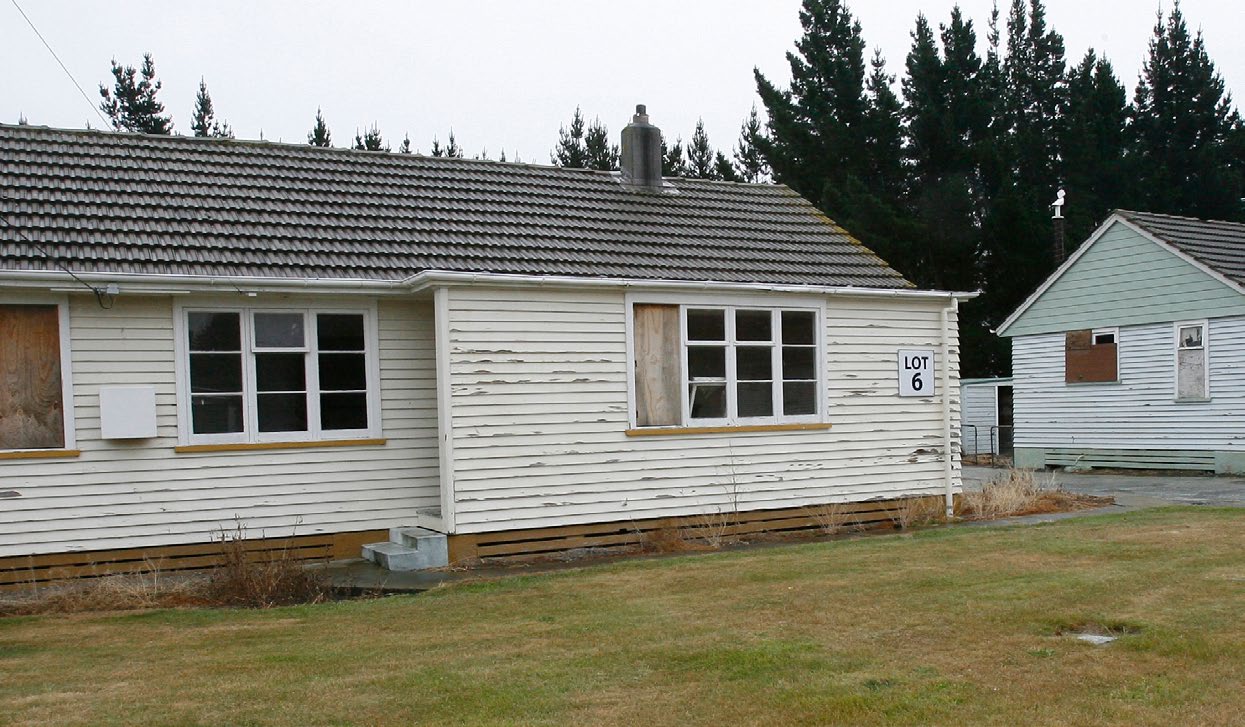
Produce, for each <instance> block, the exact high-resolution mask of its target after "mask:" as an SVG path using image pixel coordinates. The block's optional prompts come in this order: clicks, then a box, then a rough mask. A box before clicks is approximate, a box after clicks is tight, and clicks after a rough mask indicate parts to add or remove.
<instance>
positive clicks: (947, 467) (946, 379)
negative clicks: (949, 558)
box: [938, 298, 960, 519]
mask: <svg viewBox="0 0 1245 727" xmlns="http://www.w3.org/2000/svg"><path fill="white" fill-rule="evenodd" d="M959 310H960V299H959V298H952V299H951V305H949V306H947V307H944V308H942V309H940V310H939V312H938V317H939V321H940V322H941V323H942V446H943V449H942V476H943V485H944V487H945V495H946V507H947V518H948V519H950V518H951V516H952V515H954V514H955V486H954V484H955V480H954V477H955V472H954V468H953V466H952V456H953V455H954V453H955V452H954V447H953V444H954V442H953V441H952V439H951V325H950V323H951V321H950V317H949V316H948V315H947V314H948V312H951V311H954V312H956V313H957V315H956V320H957V321H958V320H959V315H958V313H959Z"/></svg>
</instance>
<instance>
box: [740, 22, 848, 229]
mask: <svg viewBox="0 0 1245 727" xmlns="http://www.w3.org/2000/svg"><path fill="white" fill-rule="evenodd" d="M800 25H801V27H802V29H803V35H802V36H801V37H800V38H799V40H797V41H796V52H794V53H792V52H789V53H787V62H788V64H789V65H790V67H791V86H790V87H789V88H787V89H779V88H778V87H776V86H774V84H773V83H771V82H770V81H769V80H768V79H767V78H766V77H765V76H764V75H763V74H762V73H761V72H760V70H754V71H753V75H754V76H755V77H756V82H757V92H758V93H759V94H760V96H761V102H762V103H763V104H764V105H765V109H766V112H767V113H768V115H769V132H770V133H769V135H768V136H766V137H762V138H759V139H758V140H757V141H758V143H759V147H760V149H761V153H762V154H763V155H764V157H765V160H766V162H767V163H768V164H769V166H770V168H771V169H772V170H773V174H774V176H775V178H777V179H778V181H780V182H784V183H786V184H788V185H790V186H791V187H793V188H794V189H795V190H796V191H797V192H799V193H800V194H802V195H803V196H805V197H807V198H808V199H810V200H813V201H814V202H815V203H816V204H817V205H818V206H819V207H821V209H822V210H823V211H825V212H826V213H827V214H828V215H830V216H831V217H832V218H834V219H835V220H836V221H838V222H840V223H843V224H847V223H848V222H849V217H850V212H851V208H852V205H851V204H850V201H849V199H848V198H847V195H848V191H847V190H848V188H849V187H854V186H857V183H856V182H853V183H849V181H848V180H849V178H855V179H856V180H860V179H862V178H864V177H865V176H866V171H865V167H866V164H865V161H864V146H865V144H864V138H863V134H862V129H863V126H864V118H865V114H866V109H867V101H866V99H865V61H864V48H865V43H864V39H863V38H862V37H861V28H860V23H859V22H857V21H856V20H855V19H854V18H853V17H852V15H851V12H850V11H849V10H848V8H847V6H846V5H845V4H844V3H843V2H842V0H803V3H802V7H801V10H800Z"/></svg>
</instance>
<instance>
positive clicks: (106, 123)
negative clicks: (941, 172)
mask: <svg viewBox="0 0 1245 727" xmlns="http://www.w3.org/2000/svg"><path fill="white" fill-rule="evenodd" d="M9 1H10V2H12V3H13V7H15V8H17V12H19V13H21V14H22V18H23V19H24V20H25V21H26V24H27V25H29V26H30V29H31V30H33V31H35V35H36V36H38V37H39V40H40V41H42V42H43V47H44V48H47V49H48V53H51V54H52V57H53V58H55V59H56V62H57V63H59V64H60V67H61V70H62V71H64V72H65V75H66V76H69V80H70V81H71V82H73V85H74V86H75V87H76V88H77V89H78V93H80V94H82V100H83V101H86V103H87V105H88V106H90V107H91V110H92V111H94V112H95V115H96V116H98V117H99V120H100V121H102V122H104V126H106V127H109V128H111V127H112V123H111V122H110V121H108V119H107V118H105V117H104V115H103V114H102V113H100V110H99V107H98V106H96V105H95V103H94V102H93V101H91V98H90V97H89V96H87V95H86V91H83V90H82V85H81V84H79V83H78V79H76V78H74V77H73V74H72V73H70V72H69V68H67V67H66V66H65V62H64V61H62V60H61V58H60V56H58V55H56V51H54V50H52V46H51V45H50V44H49V43H48V41H47V39H46V38H44V37H43V33H40V32H39V29H38V28H36V27H35V24H34V22H33V21H31V19H30V16H28V15H26V11H25V10H22V6H21V5H18V4H17V0H9Z"/></svg>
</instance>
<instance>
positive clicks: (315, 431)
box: [173, 301, 381, 445]
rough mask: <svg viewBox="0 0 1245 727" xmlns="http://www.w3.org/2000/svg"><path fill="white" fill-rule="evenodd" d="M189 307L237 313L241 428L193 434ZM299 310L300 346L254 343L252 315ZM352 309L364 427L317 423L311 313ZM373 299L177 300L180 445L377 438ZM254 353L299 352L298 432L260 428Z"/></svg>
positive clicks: (377, 369) (316, 364)
mask: <svg viewBox="0 0 1245 727" xmlns="http://www.w3.org/2000/svg"><path fill="white" fill-rule="evenodd" d="M191 312H209V313H237V314H239V315H240V316H241V326H242V330H241V332H240V333H241V338H242V409H243V414H242V422H243V424H242V427H243V431H241V432H227V433H223V434H196V433H194V430H193V421H192V417H191V399H192V397H191V392H190V341H189V340H188V339H187V331H188V328H187V317H188V316H189V314H190V313H191ZM256 313H300V314H302V315H303V346H302V347H301V348H264V349H257V347H256V345H255V326H254V314H256ZM322 314H327V315H332V314H351V315H362V316H363V345H364V348H365V350H364V352H363V355H364V370H365V373H366V378H367V418H368V425H367V427H366V428H363V429H333V430H328V431H324V430H322V429H321V428H320V394H321V393H322V392H321V391H320V367H319V361H318V360H317V356H318V353H319V347H318V342H317V340H316V338H317V336H316V334H317V328H316V325H317V323H316V316H317V315H322ZM376 316H377V310H376V305H375V303H374V302H373V303H371V304H370V305H364V306H349V305H326V306H317V305H288V304H281V305H271V306H268V305H228V304H224V303H220V302H219V301H215V302H205V303H196V302H194V301H186V302H179V303H178V304H177V305H176V306H175V307H174V319H173V320H174V336H175V337H176V341H177V362H176V375H177V404H178V406H177V429H178V443H179V444H181V445H200V444H264V443H280V442H322V441H337V440H349V439H376V438H379V437H380V436H381V410H380V403H381V395H380V343H379V336H378V334H377V317H376ZM256 353H302V354H303V355H304V359H303V363H304V366H305V372H306V375H305V385H306V387H307V389H306V392H307V429H306V431H298V432H260V431H259V410H258V407H257V405H256V402H257V400H258V391H257V389H256V386H257V376H256V370H255V354H256Z"/></svg>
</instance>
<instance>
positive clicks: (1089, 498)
mask: <svg viewBox="0 0 1245 727" xmlns="http://www.w3.org/2000/svg"><path fill="white" fill-rule="evenodd" d="M1113 502H1115V500H1114V499H1112V498H1110V497H1095V496H1093V495H1082V494H1079V493H1075V492H1068V491H1067V490H1065V489H1063V487H1062V486H1060V485H1059V484H1057V482H1056V481H1055V478H1054V476H1053V475H1052V476H1050V477H1049V478H1047V479H1046V480H1045V481H1040V480H1039V479H1038V478H1037V477H1036V476H1034V474H1033V473H1032V472H1030V471H1028V470H1017V469H1011V470H1007V471H1006V472H1005V473H1004V474H1003V475H1002V476H1000V477H998V478H997V479H994V480H992V481H990V482H987V483H986V484H984V485H983V486H982V488H981V490H979V491H976V492H965V493H964V495H963V497H962V498H961V503H962V504H961V509H962V512H963V514H964V515H965V516H968V517H972V518H976V519H982V520H991V519H994V518H1000V517H1012V516H1016V515H1037V514H1043V513H1052V512H1067V511H1071V510H1084V509H1087V508H1092V507H1103V506H1104V505H1110V504H1111V503H1113Z"/></svg>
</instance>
